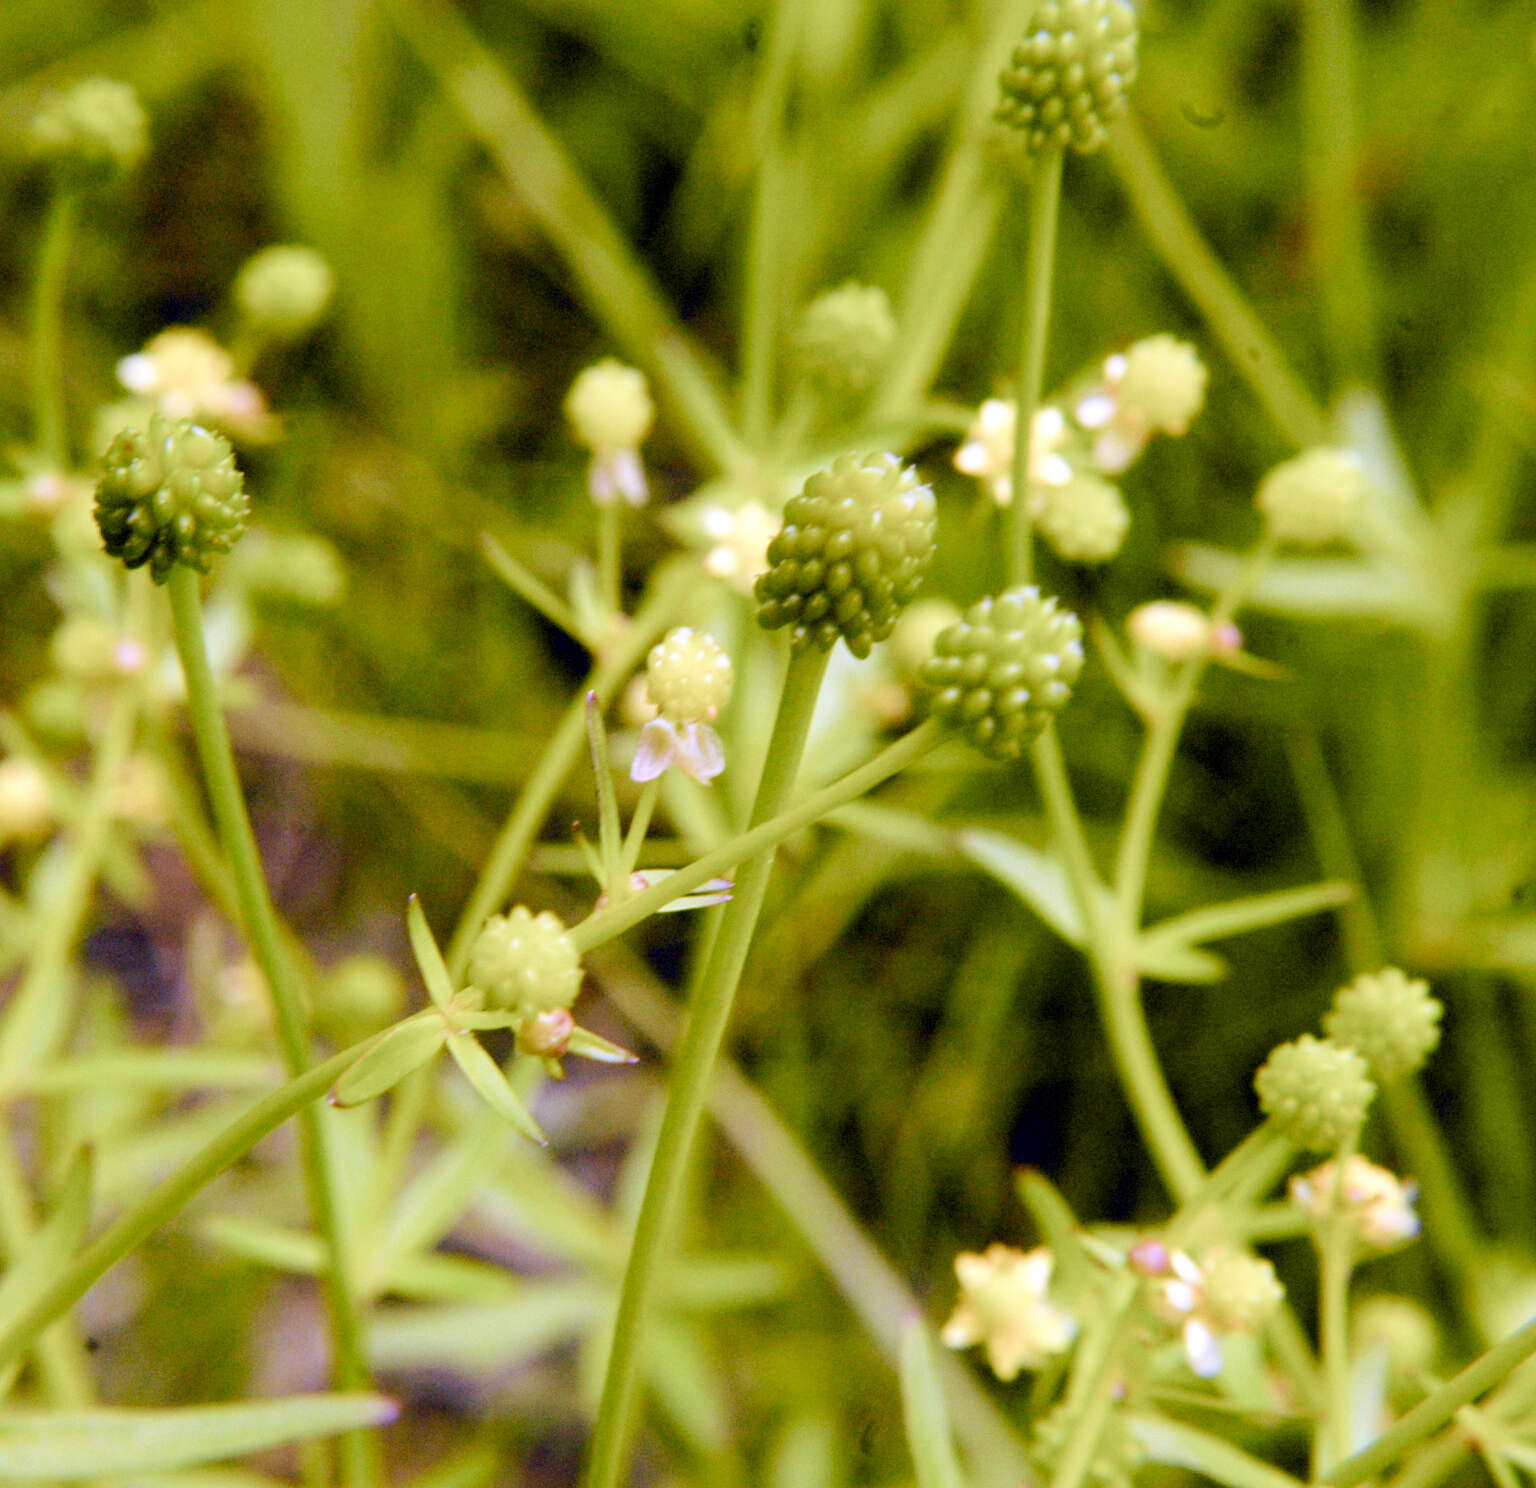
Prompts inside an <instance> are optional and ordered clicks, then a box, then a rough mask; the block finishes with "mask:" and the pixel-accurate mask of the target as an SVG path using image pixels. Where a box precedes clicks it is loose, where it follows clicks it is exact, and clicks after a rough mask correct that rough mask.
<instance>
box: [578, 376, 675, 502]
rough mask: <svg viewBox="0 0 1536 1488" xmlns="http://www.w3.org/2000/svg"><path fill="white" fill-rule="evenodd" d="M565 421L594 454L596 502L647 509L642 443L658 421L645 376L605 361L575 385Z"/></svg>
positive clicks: (591, 475)
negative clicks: (617, 503)
mask: <svg viewBox="0 0 1536 1488" xmlns="http://www.w3.org/2000/svg"><path fill="white" fill-rule="evenodd" d="M565 416H566V417H567V418H568V419H569V420H570V421H571V428H572V430H573V431H574V433H575V435H576V439H577V441H578V442H579V443H581V444H583V445H585V446H586V447H587V448H588V449H589V450H591V451H592V463H591V465H590V466H589V467H588V472H587V485H588V489H589V490H590V491H591V493H592V499H593V500H594V501H595V502H597V504H598V505H599V506H609V505H611V504H612V503H613V502H615V501H617V500H618V499H619V498H620V497H623V499H624V500H625V501H627V502H628V503H629V504H630V505H631V506H644V505H645V503H646V499H647V497H648V495H649V492H648V490H647V488H646V484H645V470H644V468H643V467H642V465H641V464H640V443H641V441H642V440H643V439H644V438H645V436H646V435H647V434H649V433H650V432H651V423H652V421H653V420H654V419H655V417H656V408H655V405H654V404H653V403H652V402H651V393H650V389H649V387H648V386H647V385H646V381H645V374H644V373H643V372H641V371H640V370H639V369H638V368H635V367H626V366H625V365H624V363H623V362H621V361H618V360H617V359H615V358H614V357H604V358H603V360H602V361H600V362H597V363H595V364H594V365H593V366H591V367H588V368H587V369H586V370H585V371H583V372H582V373H581V374H580V375H579V376H578V377H577V379H576V381H575V382H573V383H572V384H571V390H570V392H568V393H567V394H566V395H565Z"/></svg>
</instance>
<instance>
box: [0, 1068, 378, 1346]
mask: <svg viewBox="0 0 1536 1488" xmlns="http://www.w3.org/2000/svg"><path fill="white" fill-rule="evenodd" d="M372 1042H373V1040H372V1039H367V1040H364V1042H363V1043H361V1044H357V1045H354V1046H353V1047H352V1048H350V1049H344V1050H343V1051H342V1052H341V1053H340V1054H337V1055H336V1056H334V1057H333V1058H331V1059H328V1060H326V1062H325V1063H324V1064H319V1065H316V1066H315V1067H314V1068H313V1069H311V1070H309V1071H307V1072H306V1073H305V1074H303V1075H301V1076H300V1077H299V1078H298V1079H296V1080H291V1081H289V1083H288V1084H287V1085H285V1086H283V1088H282V1089H281V1090H276V1091H274V1092H273V1093H272V1094H271V1095H269V1096H267V1097H266V1099H265V1100H261V1101H258V1102H257V1103H256V1104H255V1105H254V1106H252V1107H251V1109H250V1110H249V1111H247V1112H246V1113H245V1115H244V1116H241V1117H240V1118H239V1119H238V1120H236V1121H234V1122H233V1123H232V1124H231V1125H230V1126H228V1127H226V1128H225V1130H224V1131H223V1132H221V1133H220V1134H219V1135H218V1136H217V1137H215V1138H214V1139H213V1141H211V1142H210V1143H208V1145H207V1146H206V1147H204V1148H203V1149H202V1151H200V1152H199V1153H197V1155H196V1156H195V1157H193V1158H192V1159H191V1160H190V1161H189V1162H188V1163H186V1164H185V1165H184V1166H183V1167H182V1168H181V1169H180V1170H179V1171H177V1172H176V1173H173V1174H172V1175H171V1176H170V1177H169V1178H167V1179H166V1180H165V1181H164V1182H163V1183H162V1184H161V1185H160V1186H159V1187H158V1188H156V1189H154V1190H153V1191H152V1192H150V1193H148V1194H146V1195H145V1196H144V1197H143V1198H142V1199H141V1200H140V1201H139V1202H138V1203H137V1204H135V1205H134V1206H133V1207H132V1208H131V1209H129V1210H127V1211H125V1212H124V1213H123V1214H120V1215H119V1216H118V1217H117V1219H115V1220H114V1221H113V1222H112V1224H111V1225H109V1226H108V1228H107V1229H106V1230H105V1231H103V1232H102V1234H101V1236H100V1237H99V1238H98V1239H97V1240H95V1241H93V1242H92V1243H91V1244H90V1245H88V1246H87V1247H86V1248H85V1249H84V1250H82V1251H80V1252H79V1253H78V1254H77V1255H76V1256H75V1257H74V1258H73V1259H72V1260H70V1261H69V1262H68V1263H67V1264H66V1265H64V1266H62V1267H61V1268H60V1270H59V1272H58V1274H57V1276H55V1277H54V1279H53V1281H52V1282H51V1283H49V1285H48V1287H47V1289H46V1290H44V1291H43V1292H41V1293H40V1294H39V1295H38V1296H37V1297H35V1298H34V1299H33V1301H32V1304H31V1306H29V1307H28V1308H27V1309H26V1310H25V1311H24V1312H22V1313H21V1314H20V1316H18V1317H17V1318H16V1320H15V1321H14V1322H13V1323H12V1324H11V1326H10V1327H9V1328H8V1329H6V1330H5V1331H4V1332H3V1333H0V1372H3V1371H4V1370H5V1369H6V1368H7V1367H8V1366H9V1365H10V1364H11V1363H12V1362H14V1361H15V1360H16V1359H18V1358H19V1357H20V1356H21V1354H22V1353H23V1352H24V1351H25V1350H26V1349H27V1348H29V1347H31V1345H32V1342H33V1340H34V1339H35V1338H36V1337H37V1336H38V1334H39V1333H40V1332H41V1331H42V1330H43V1329H44V1328H46V1327H47V1326H48V1324H49V1323H51V1322H53V1320H54V1319H55V1318H58V1317H62V1316H63V1315H64V1313H65V1312H67V1311H68V1310H69V1309H70V1308H71V1307H73V1306H74V1304H75V1303H76V1302H78V1301H79V1300H80V1299H81V1297H83V1296H84V1295H85V1294H86V1293H87V1292H88V1291H89V1290H90V1289H91V1288H92V1287H93V1286H94V1285H95V1284H96V1283H97V1282H98V1281H99V1280H100V1279H101V1278H102V1277H103V1276H105V1275H106V1273H107V1272H108V1271H110V1270H111V1269H112V1267H113V1266H115V1265H116V1264H117V1263H118V1262H119V1261H121V1260H123V1259H124V1258H125V1257H127V1256H129V1255H131V1254H132V1253H133V1252H134V1251H135V1250H137V1249H138V1248H139V1247H140V1246H141V1245H142V1244H143V1243H144V1242H145V1241H146V1240H147V1239H148V1238H149V1237H150V1236H151V1235H152V1234H154V1232H155V1231H156V1230H158V1229H159V1228H160V1226H161V1225H163V1224H164V1223H165V1222H166V1221H167V1220H169V1219H172V1218H174V1217H175V1216H176V1215H177V1214H179V1213H180V1212H181V1211H182V1210H183V1209H184V1208H185V1207H186V1206H187V1204H188V1203H189V1202H190V1201H191V1199H192V1198H193V1197H194V1196H195V1195H196V1194H197V1193H199V1192H200V1191H201V1190H202V1189H204V1188H206V1187H207V1186H208V1185H209V1184H210V1183H212V1182H213V1180H214V1179H215V1178H217V1177H218V1176H219V1174H220V1173H222V1172H224V1171H225V1170H226V1169H228V1168H230V1167H232V1166H233V1165H234V1164H235V1163H237V1162H239V1161H240V1159H241V1158H242V1157H244V1156H245V1155H246V1153H248V1152H249V1151H250V1150H251V1149H252V1148H253V1147H254V1146H255V1145H256V1144H257V1143H258V1142H260V1141H261V1140H262V1139H263V1138H264V1137H266V1136H268V1135H270V1134H271V1133H272V1132H274V1131H276V1130H277V1128H278V1127H280V1126H281V1125H282V1124H283V1123H284V1122H285V1121H287V1120H288V1119H289V1118H290V1117H291V1116H293V1115H294V1114H295V1113H296V1112H299V1111H302V1110H305V1109H307V1108H308V1107H309V1106H310V1105H311V1103H312V1102H314V1101H316V1100H318V1099H319V1098H320V1097H321V1096H322V1095H324V1094H325V1092H326V1091H327V1090H328V1089H329V1088H330V1087H331V1085H332V1083H333V1082H334V1081H335V1080H336V1078H337V1076H339V1075H340V1074H341V1073H342V1072H343V1071H344V1070H345V1069H346V1068H347V1067H348V1065H350V1064H352V1063H353V1061H355V1060H356V1059H357V1057H358V1055H359V1054H360V1053H361V1052H362V1050H363V1049H364V1048H365V1047H367V1045H368V1044H369V1043H372Z"/></svg>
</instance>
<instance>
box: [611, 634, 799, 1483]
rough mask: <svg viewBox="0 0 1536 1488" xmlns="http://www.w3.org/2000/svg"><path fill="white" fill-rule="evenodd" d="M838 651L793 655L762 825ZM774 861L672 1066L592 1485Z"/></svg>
mask: <svg viewBox="0 0 1536 1488" xmlns="http://www.w3.org/2000/svg"><path fill="white" fill-rule="evenodd" d="M829 655H830V652H828V651H823V650H821V649H820V648H819V647H811V648H808V649H806V650H800V651H795V652H793V653H792V654H791V656H790V662H789V669H788V671H787V673H786V675H785V678H784V690H783V692H782V694H781V695H780V698H779V710H778V717H777V719H776V720H775V722H774V727H773V737H772V738H771V739H770V740H769V742H768V754H767V758H766V759H765V761H764V763H763V773H762V776H761V778H760V780H759V781H758V787H757V800H756V802H755V804H754V806H753V808H752V825H753V826H758V825H761V824H762V823H763V822H765V821H767V820H768V819H769V818H770V817H772V816H774V815H775V814H776V813H778V812H779V811H781V810H782V808H783V807H784V804H785V802H786V801H787V800H788V799H789V795H790V792H791V791H792V790H793V788H794V783H795V777H796V776H797V775H798V774H799V771H800V760H801V757H802V756H803V754H804V752H805V741H806V738H807V736H808V734H809V733H810V727H811V715H812V714H813V713H814V712H815V708H816V696H817V694H818V693H819V692H820V690H821V679H822V677H823V676H824V675H825V673H826V669H827V660H828V657H829ZM773 860H774V852H773V850H772V849H771V848H770V849H767V850H765V851H762V852H760V853H759V854H758V855H757V856H756V857H754V858H752V859H751V860H750V861H749V862H748V863H747V865H746V868H745V870H744V872H743V873H742V875H741V877H740V879H739V880H738V882H737V885H736V892H735V894H734V896H733V897H732V899H731V902H730V903H729V904H728V905H727V906H726V907H725V909H724V910H723V911H722V913H721V917H720V920H719V923H718V930H717V933H716V935H715V936H714V939H713V942H712V944H711V945H710V949H709V956H708V960H707V961H706V963H705V965H704V969H703V971H702V973H701V975H700V977H699V981H698V985H697V988H696V990H695V992H694V998H693V1005H692V1006H691V1007H690V1008H689V1011H688V1025H687V1028H686V1029H685V1030H684V1033H683V1038H682V1043H681V1045H680V1046H679V1048H678V1051H677V1055H676V1058H675V1059H674V1061H673V1064H672V1072H671V1076H670V1078H669V1081H668V1089H667V1107H666V1111H665V1112H664V1113H663V1116H662V1121H661V1131H660V1134H659V1135H658V1136H657V1139H656V1152H655V1155H654V1157H653V1158H652V1159H651V1171H650V1175H649V1177H648V1179H647V1181H646V1186H645V1197H644V1198H643V1200H642V1201H641V1205H640V1216H639V1218H638V1220H637V1221H636V1224H635V1236H634V1241H633V1243H632V1245H631V1247H630V1252H629V1264H628V1266H627V1267H626V1268H625V1272H624V1284H623V1288H622V1290H621V1291H620V1293H619V1310H618V1315H617V1317H616V1318H615V1320H614V1330H613V1345H612V1349H611V1351H610V1353H609V1355H608V1372H607V1376H606V1378H605V1379H604V1381H603V1397H602V1402H601V1404H600V1406H599V1408H598V1414H597V1422H596V1425H595V1427H594V1429H593V1437H592V1446H591V1451H590V1455H589V1458H588V1463H587V1473H586V1478H585V1481H586V1483H587V1488H618V1485H619V1483H620V1481H621V1480H622V1478H623V1476H624V1471H625V1466H626V1463H627V1461H628V1458H629V1452H630V1444H631V1440H632V1437H633V1435H634V1425H635V1419H636V1414H637V1410H636V1407H637V1404H638V1401H639V1394H640V1376H641V1361H642V1359H643V1358H644V1356H645V1334H646V1326H647V1323H648V1322H649V1320H650V1312H651V1304H652V1301H653V1298H654V1295H655V1291H656V1283H657V1281H658V1280H659V1279H660V1277H661V1274H662V1271H663V1267H664V1266H665V1264H666V1263H667V1261H669V1260H670V1259H671V1256H672V1251H673V1248H674V1240H675V1235H676V1229H677V1221H678V1215H679V1212H680V1210H681V1207H682V1197H683V1187H684V1183H685V1179H686V1177H687V1171H688V1164H689V1159H690V1157H691V1155H692V1151H693V1145H694V1139H695V1137H696V1135H697V1133H698V1129H699V1125H700V1120H701V1118H702V1116H703V1113H704V1105H705V1101H706V1099H707V1098H708V1095H709V1087H710V1081H711V1078H712V1076H713V1074H714V1069H715V1060H716V1057H717V1056H718V1054H719V1052H720V1046H721V1043H722V1042H723V1040H724V1038H725V1029H726V1025H727V1023H728V1022H729V1020H730V1016H731V1005H732V1003H733V1002H734V1000H735V996H736V985H737V983H738V982H739V981H740V979H741V971H742V967H743V966H744V965H745V964H746V959H747V951H748V948H749V947H750V946H751V943H752V934H753V931H754V930H755V929H756V928H757V919H758V915H759V913H760V912H761V910H762V906H763V897H764V895H765V894H766V892H767V889H768V879H769V877H770V876H771V874H772V872H773Z"/></svg>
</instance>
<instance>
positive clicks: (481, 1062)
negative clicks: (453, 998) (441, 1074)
mask: <svg viewBox="0 0 1536 1488" xmlns="http://www.w3.org/2000/svg"><path fill="white" fill-rule="evenodd" d="M448 1052H449V1053H450V1054H452V1055H453V1058H454V1062H455V1063H456V1064H457V1065H458V1066H459V1068H460V1069H461V1070H463V1071H464V1078H465V1079H466V1080H468V1081H469V1083H470V1084H471V1085H473V1086H474V1087H475V1089H476V1090H477V1091H478V1092H479V1093H480V1095H481V1097H482V1098H483V1099H484V1101H485V1103H486V1104H487V1105H488V1106H489V1107H490V1108H491V1109H492V1110H493V1111H495V1112H496V1114H497V1115H498V1116H501V1117H502V1118H504V1119H505V1120H506V1121H509V1122H510V1123H511V1124H512V1125H513V1126H515V1127H516V1128H517V1129H518V1131H520V1132H522V1134H523V1135H524V1136H525V1137H527V1138H529V1140H530V1141H534V1142H537V1143H538V1144H539V1146H540V1147H543V1146H546V1145H547V1138H546V1137H545V1135H544V1133H543V1132H542V1131H540V1130H539V1124H538V1122H537V1121H535V1120H534V1119H533V1117H532V1116H531V1115H530V1114H529V1112H528V1107H527V1106H525V1105H524V1104H523V1102H522V1100H521V1098H520V1097H519V1096H518V1094H517V1092H516V1091H515V1090H513V1088H512V1087H511V1086H510V1085H508V1084H507V1077H506V1076H505V1075H504V1074H502V1072H501V1071H500V1070H499V1069H498V1068H497V1067H496V1061H495V1060H494V1059H492V1058H491V1056H490V1055H489V1054H487V1053H486V1052H485V1050H484V1049H482V1048H481V1047H480V1045H479V1044H478V1043H477V1042H476V1041H475V1037H474V1035H473V1034H469V1033H451V1034H449V1035H448Z"/></svg>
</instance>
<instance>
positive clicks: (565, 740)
mask: <svg viewBox="0 0 1536 1488" xmlns="http://www.w3.org/2000/svg"><path fill="white" fill-rule="evenodd" d="M696 583H697V579H696V577H695V576H694V573H693V571H692V570H691V569H690V568H688V567H685V566H682V565H679V566H678V567H677V568H674V569H672V570H671V571H670V572H669V573H668V574H667V575H666V576H665V577H664V578H663V579H662V580H661V581H660V582H658V584H657V585H656V587H655V589H654V591H653V592H652V594H651V597H650V598H649V599H648V600H646V602H645V603H644V604H643V605H641V607H640V609H639V611H638V612H637V613H636V614H635V616H634V618H633V619H632V620H630V621H628V622H627V623H626V624H625V625H624V627H623V628H622V630H621V631H620V632H619V634H618V637H617V639H616V640H615V641H614V642H613V644H612V647H611V649H609V650H608V651H607V652H606V653H604V654H603V655H602V657H601V659H600V660H599V661H598V663H597V665H596V666H595V667H594V668H593V670H592V673H591V675H590V676H589V677H588V678H587V681H586V685H585V686H584V687H582V688H581V690H580V691H579V692H578V693H577V694H576V696H575V697H574V698H572V699H571V703H570V706H569V707H568V708H567V709H566V711H565V716H564V717H563V718H562V719H561V720H560V726H559V727H558V728H557V729H556V730H555V732H554V734H553V736H552V737H551V738H550V741H549V743H548V745H547V746H546V747H545V750H544V753H543V755H542V756H540V759H539V762H538V764H537V766H535V768H534V770H533V773H532V774H531V775H530V776H529V777H528V782H527V784H526V785H524V786H523V790H522V794H521V795H519V796H518V798H517V802H516V804H515V805H514V806H513V808H512V813H511V815H510V816H509V817H508V818H507V820H506V823H505V825H504V826H503V827H502V829H501V834H500V836H498V837H497V839H496V842H495V845H494V846H493V847H492V848H491V853H490V856H489V857H488V858H487V859H486V861H485V866H484V868H482V869H481V871H480V878H479V881H478V882H477V883H476V884H475V887H474V891H473V892H472V893H471V894H470V896H469V900H468V902H467V903H466V904H465V906H464V910H463V913H462V914H461V915H460V916H459V923H458V924H457V925H456V926H455V927H454V931H453V936H452V938H451V939H450V940H449V942H448V953H447V956H446V958H445V959H446V960H447V962H448V974H449V976H450V977H452V978H453V980H454V981H455V982H456V983H457V982H459V981H461V980H462V978H463V976H464V968H465V967H466V966H467V965H468V964H469V948H470V946H471V945H472V944H473V943H474V939H475V936H477V935H478V934H479V933H480V927H481V926H482V925H484V923H485V921H486V918H487V917H488V916H490V915H492V914H494V913H495V912H496V911H497V910H498V909H500V908H501V905H502V902H503V900H505V899H506V897H507V895H508V894H510V893H511V892H512V886H513V884H514V883H516V881H517V876H518V874H519V873H521V872H522V870H523V864H524V863H525V862H526V860H527V857H528V850H529V849H530V848H531V847H532V846H533V840H534V838H535V837H536V836H537V835H538V832H539V829H540V827H542V826H543V825H544V819H545V817H547V816H548V815H549V812H550V808H551V807H552V806H553V805H554V803H555V797H556V796H557V795H558V794H559V793H560V787H561V786H562V785H564V783H565V781H566V778H567V777H568V776H569V775H570V773H571V770H572V769H573V768H574V767H575V765H576V761H577V760H578V759H580V757H581V752H582V748H583V746H584V745H585V744H586V742H587V694H588V693H595V694H596V695H597V701H598V705H599V706H600V707H602V708H606V707H607V706H608V704H609V703H611V702H612V701H613V698H614V696H615V694H616V693H617V692H618V690H619V688H620V687H622V686H623V685H624V683H625V682H627V681H628V680H629V676H630V673H631V672H633V671H634V669H635V667H636V666H637V665H638V664H639V662H640V658H641V657H642V656H644V655H645V653H646V652H647V651H648V650H649V649H650V648H651V645H652V644H653V643H654V642H655V640H656V639H657V637H658V636H660V635H661V633H662V632H663V631H664V630H666V629H667V627H668V626H669V625H671V623H672V620H673V618H674V616H675V615H676V614H677V610H678V606H679V604H680V603H681V601H682V599H683V598H684V596H685V595H686V594H687V592H688V591H689V590H690V589H691V588H693V586H694V585H695V584H696Z"/></svg>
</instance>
